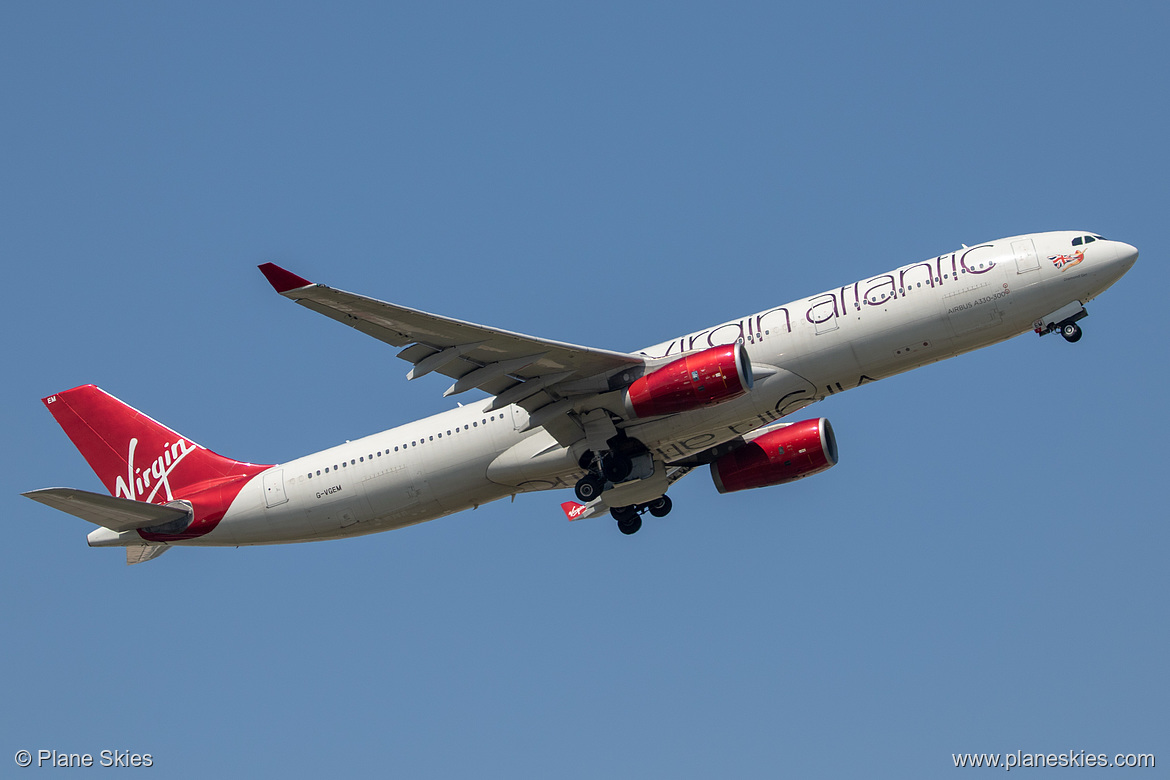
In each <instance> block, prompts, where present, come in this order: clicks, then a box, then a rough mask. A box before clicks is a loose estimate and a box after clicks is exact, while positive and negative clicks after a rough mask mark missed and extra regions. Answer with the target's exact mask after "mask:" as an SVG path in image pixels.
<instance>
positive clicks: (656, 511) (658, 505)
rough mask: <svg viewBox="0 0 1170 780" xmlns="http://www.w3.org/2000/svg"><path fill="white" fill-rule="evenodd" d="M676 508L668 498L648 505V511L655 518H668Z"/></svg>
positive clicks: (663, 497)
mask: <svg viewBox="0 0 1170 780" xmlns="http://www.w3.org/2000/svg"><path fill="white" fill-rule="evenodd" d="M673 507H674V503H673V502H672V501H671V500H670V498H669V497H668V496H662V497H661V498H656V499H654V500H653V501H651V502H650V503H649V504H647V505H646V509H648V510H649V511H650V514H652V515H654V516H655V517H666V516H667V515H669V514H670V510H671V509H672V508H673Z"/></svg>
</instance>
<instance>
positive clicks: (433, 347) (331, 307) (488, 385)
mask: <svg viewBox="0 0 1170 780" xmlns="http://www.w3.org/2000/svg"><path fill="white" fill-rule="evenodd" d="M260 270H261V272H263V274H264V276H265V277H266V278H267V279H268V281H269V283H270V284H271V285H272V286H273V288H275V289H276V291H277V292H278V293H280V294H281V295H283V296H285V297H286V298H290V299H292V300H294V301H296V302H297V303H299V304H300V305H302V306H304V307H305V308H308V309H312V310H313V311H315V312H318V313H320V314H324V315H325V316H326V317H329V318H331V319H334V320H337V321H338V322H341V323H344V324H346V325H349V326H350V327H351V328H355V329H356V330H359V331H361V332H362V333H365V334H366V335H368V336H373V337H374V338H376V339H378V340H379V341H384V342H386V343H387V344H391V345H393V346H395V347H402V348H403V349H402V350H401V351H400V352H399V353H398V357H400V358H402V359H403V360H405V361H407V362H408V363H411V364H412V365H413V366H414V367H413V368H412V369H411V370H410V371H409V372H408V373H407V375H406V377H407V379H417V378H418V377H420V376H424V375H426V374H429V373H431V372H432V371H434V372H437V373H440V374H444V375H445V376H449V377H451V378H452V379H454V380H455V382H454V384H452V385H451V386H450V387H449V388H447V391H446V392H445V393H444V395H455V394H457V393H462V392H464V391H466V390H470V389H471V388H473V387H475V388H479V389H480V390H483V391H484V392H486V393H488V394H489V395H492V396H495V398H493V399H492V401H491V402H489V403H488V404H487V405H486V406H485V407H484V411H485V412H487V411H492V410H494V409H500V408H502V407H505V406H507V405H508V404H513V403H515V404H519V405H520V406H522V407H524V408H525V409H526V410H528V412H529V413H530V414H532V415H533V417H532V420H531V421H530V427H535V426H536V425H544V426H545V427H546V428H547V429H549V431H550V432H551V433H553V435H554V436H556V437H557V438H558V439H562V438H563V436H564V435H565V434H566V432H565V431H561V434H562V435H558V431H557V430H556V428H557V426H556V425H550V424H549V423H555V422H556V421H557V420H558V418H562V417H563V415H564V413H566V412H568V411H569V408H568V407H569V405H570V404H569V402H568V401H567V399H568V397H569V396H570V395H585V394H591V393H595V392H605V391H607V390H609V389H611V385H610V381H609V380H610V377H613V376H614V375H617V374H621V373H623V372H624V373H626V375H627V377H628V379H627V378H626V377H622V378H621V380H622V381H620V384H622V385H624V384H629V381H630V380H632V379H633V378H635V377H636V376H637V375H639V374H640V373H641V371H642V368H643V366H644V361H643V359H642V358H641V357H638V356H637V355H630V354H626V353H624V352H611V351H609V350H603V349H594V348H592V347H582V346H578V345H576V344H566V343H564V342H560V341H551V340H549V339H542V338H537V337H535V336H526V335H524V334H521V333H512V332H511V331H506V330H500V329H499V328H489V327H486V326H484V325H476V324H474V323H471V322H464V321H462V320H456V319H451V318H450V317H441V316H439V315H437V314H429V313H427V312H424V311H419V310H418V309H411V308H408V307H406V306H399V305H397V304H393V303H386V302H384V301H379V300H376V299H374V298H367V297H365V296H363V295H356V294H354V293H349V292H344V291H343V290H337V289H334V288H332V287H328V286H326V285H323V284H314V283H312V282H309V281H308V280H306V279H303V278H302V277H300V276H297V275H296V274H294V273H292V272H290V271H286V270H285V269H283V268H281V267H280V266H278V265H275V264H273V263H265V264H263V265H261V266H260ZM538 412H539V413H538ZM573 426H574V427H576V424H575V423H574V424H573ZM577 431H578V432H579V428H578V429H577ZM570 438H574V437H572V436H570Z"/></svg>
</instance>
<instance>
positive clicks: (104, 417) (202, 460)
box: [42, 385, 268, 504]
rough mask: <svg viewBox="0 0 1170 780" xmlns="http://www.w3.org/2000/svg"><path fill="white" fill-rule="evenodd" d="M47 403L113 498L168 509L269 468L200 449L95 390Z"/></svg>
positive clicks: (69, 393) (53, 397)
mask: <svg viewBox="0 0 1170 780" xmlns="http://www.w3.org/2000/svg"><path fill="white" fill-rule="evenodd" d="M42 401H43V403H44V404H45V406H46V407H47V408H48V410H49V412H50V413H51V414H52V415H53V417H54V418H55V419H56V420H57V423H58V424H59V425H60V426H61V428H62V429H64V431H65V435H67V436H68V437H69V439H70V441H72V442H73V445H74V446H75V447H77V449H78V450H80V451H81V455H82V457H84V458H85V461H86V463H88V464H89V466H90V468H92V469H93V470H94V472H96V473H97V475H98V478H99V479H100V480H101V481H102V484H103V485H105V486H106V490H108V491H109V492H110V494H111V495H113V496H117V497H120V498H129V499H132V500H135V501H146V502H148V503H152V504H164V503H167V502H168V501H173V500H175V499H179V498H184V497H186V496H190V495H193V494H195V493H198V492H200V491H203V490H206V489H207V488H210V487H215V486H217V485H219V484H221V483H223V482H224V481H226V480H234V479H238V478H239V477H241V476H251V475H254V474H258V473H260V472H261V471H263V470H264V469H266V468H268V467H267V466H257V465H253V464H251V463H242V462H240V461H237V460H232V459H231V458H225V457H223V456H222V455H217V454H215V453H214V452H212V451H211V450H209V449H207V448H205V447H200V446H199V445H198V444H196V443H195V442H193V441H191V440H190V439H188V438H187V437H185V436H183V435H181V434H179V433H176V432H175V431H172V430H171V429H170V428H168V427H166V426H165V425H163V424H162V423H159V422H156V421H155V420H152V419H151V418H150V417H147V416H146V415H145V414H143V413H142V412H140V411H138V410H137V409H134V408H132V407H130V406H127V405H126V404H124V403H122V402H121V401H119V400H118V399H117V398H114V396H112V395H110V394H109V393H107V392H105V391H104V390H101V389H100V388H98V387H95V386H94V385H82V386H81V387H75V388H73V389H72V390H66V391H64V392H62V393H57V394H56V395H51V396H49V397H48V398H44V399H42Z"/></svg>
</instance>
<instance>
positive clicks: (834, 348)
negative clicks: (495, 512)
mask: <svg viewBox="0 0 1170 780" xmlns="http://www.w3.org/2000/svg"><path fill="white" fill-rule="evenodd" d="M1083 235H1086V234H1085V233H1078V232H1071V231H1070V232H1058V233H1037V234H1031V235H1027V236H1017V237H1013V238H1007V239H1002V240H999V241H995V242H991V243H987V244H980V245H978V246H974V247H971V248H964V249H961V250H958V251H956V252H953V253H948V254H945V255H940V256H938V257H935V258H931V259H929V260H926V261H923V262H921V263H915V264H912V265H907V266H903V267H902V268H899V269H897V270H895V271H891V272H889V273H887V274H881V275H878V276H875V277H871V278H869V279H865V280H862V281H859V282H856V283H853V284H849V285H845V286H843V287H840V288H835V289H833V290H829V291H827V292H824V293H821V294H819V295H814V296H811V297H809V298H804V299H801V300H798V301H794V302H792V303H788V304H785V305H784V306H779V307H776V308H773V309H769V310H767V311H764V312H760V313H758V314H754V315H751V316H750V317H745V318H743V319H740V320H736V321H732V322H727V323H723V324H721V325H717V326H715V327H712V328H708V329H706V330H702V331H698V332H696V333H692V334H689V335H687V336H684V337H681V338H677V339H673V340H672V341H669V342H665V343H663V344H658V345H655V346H653V347H650V348H648V349H646V350H643V353H642V354H644V355H646V356H647V357H648V358H662V357H667V358H669V357H671V356H675V355H680V354H682V353H684V352H689V351H693V350H698V349H705V348H707V347H711V346H716V345H720V344H728V343H732V342H734V341H736V340H739V339H742V340H743V342H744V344H745V346H746V348H747V352H748V355H749V356H750V358H751V362H752V365H753V366H755V367H757V368H762V369H764V370H762V371H760V375H761V378H759V379H757V381H756V383H755V387H754V388H753V389H752V390H751V391H750V392H748V393H747V394H745V395H743V396H741V397H739V398H737V399H734V400H731V401H728V402H725V403H722V404H718V405H715V406H710V407H707V408H704V409H701V410H697V411H692V412H686V413H683V414H676V415H671V416H666V417H660V418H656V419H650V420H646V421H641V420H634V421H632V422H631V423H628V424H626V425H625V432H626V433H627V434H628V435H629V436H631V437H633V438H636V439H638V440H639V441H641V442H642V443H644V444H645V445H646V446H647V447H648V448H649V449H650V450H651V451H652V452H653V453H654V454H655V457H656V458H658V459H661V460H665V461H668V462H669V461H673V460H678V459H680V458H683V457H686V456H688V455H692V454H696V453H698V452H701V451H703V450H706V449H708V448H710V447H712V446H715V445H716V444H720V443H722V442H725V441H728V440H731V439H733V438H735V437H736V436H739V435H742V434H744V433H746V432H748V431H750V430H753V429H755V428H758V427H760V426H762V425H766V424H768V423H771V422H774V421H776V420H778V419H780V418H781V417H784V416H786V415H789V414H792V413H793V412H795V411H797V410H799V409H802V408H804V407H805V406H808V405H809V404H811V403H814V402H815V401H818V400H820V399H822V398H825V397H827V396H829V395H834V394H836V393H838V392H842V391H844V390H848V389H851V388H854V387H857V386H859V385H861V384H864V383H866V382H869V381H874V380H878V379H882V378H884V377H888V376H891V375H893V374H897V373H900V372H903V371H907V370H909V369H912V368H916V367H918V366H922V365H925V364H927V363H933V362H935V361H938V360H942V359H944V358H948V357H952V356H954V355H958V354H961V353H963V352H968V351H970V350H973V349H978V348H979V347H984V346H987V345H989V344H994V343H996V342H999V341H1003V340H1005V339H1008V338H1011V337H1013V336H1016V335H1019V334H1021V333H1024V332H1026V331H1029V330H1032V329H1033V327H1034V325H1035V323H1036V321H1037V320H1039V319H1040V318H1043V317H1046V316H1047V315H1049V314H1051V313H1053V312H1055V311H1057V310H1059V309H1061V308H1062V307H1064V306H1066V305H1068V304H1070V303H1072V302H1074V301H1080V302H1081V303H1084V302H1087V301H1088V300H1090V299H1092V298H1094V297H1096V296H1097V295H1099V294H1100V293H1101V292H1103V291H1104V290H1105V289H1106V288H1108V287H1109V286H1110V285H1111V284H1113V283H1114V282H1115V281H1117V279H1119V278H1120V277H1121V276H1122V275H1123V274H1124V273H1125V272H1126V271H1127V270H1128V269H1129V267H1130V266H1131V265H1132V264H1133V262H1134V259H1135V258H1136V250H1134V249H1133V247H1131V246H1129V245H1127V244H1123V243H1120V242H1113V241H1097V242H1095V243H1094V244H1093V245H1092V246H1088V247H1082V249H1084V253H1083V255H1075V252H1074V249H1075V248H1074V247H1073V246H1071V245H1070V242H1071V240H1072V239H1073V238H1074V237H1077V236H1083ZM1061 257H1067V258H1069V259H1068V260H1067V261H1064V262H1060V261H1056V260H1054V259H1053V258H1061ZM1076 257H1080V259H1075V258H1076ZM1058 266H1060V267H1058ZM765 374H766V376H765ZM481 406H482V405H480V404H474V405H471V406H464V407H460V408H457V409H452V410H450V411H448V412H443V413H442V414H437V415H434V416H432V417H428V418H425V419H423V420H419V421H417V422H412V423H409V424H407V425H403V426H400V427H397V428H392V429H390V430H388V431H384V432H382V433H378V434H375V435H373V436H368V437H366V438H364V439H359V440H357V441H352V442H346V443H345V444H342V445H340V446H337V447H333V448H332V449H328V450H324V451H322V452H318V453H314V454H312V455H308V456H305V457H303V458H298V459H296V460H293V461H289V462H288V463H283V464H281V465H278V466H274V467H272V468H271V469H269V470H268V471H266V472H265V473H263V474H261V475H259V476H257V477H256V478H254V479H252V480H251V482H250V483H249V484H248V485H246V486H245V487H244V489H243V490H241V491H240V493H239V495H238V496H237V497H236V499H235V500H234V502H233V503H232V504H231V507H230V509H229V511H228V513H227V514H226V516H225V517H224V519H223V520H222V521H221V522H220V523H219V525H218V526H217V527H216V528H215V529H214V530H213V531H211V532H210V533H208V534H207V535H205V536H203V537H200V538H197V539H192V540H189V541H183V542H177V544H188V545H244V544H275V543H283V542H299V541H311V540H317V539H330V538H340V537H346V536H357V535H361V534H369V533H375V532H378V531H385V530H389V529H393V528H401V527H403V526H407V525H412V524H415V523H420V522H423V521H426V520H432V519H434V518H437V517H442V516H443V515H447V514H451V513H453V512H459V511H462V510H465V509H470V508H473V507H477V506H479V505H481V504H485V503H488V502H490V501H495V500H496V499H499V498H503V497H506V496H509V495H514V494H516V493H520V492H528V491H534V490H547V489H554V488H569V487H572V485H573V484H574V482H575V480H576V478H577V477H579V476H580V474H581V470H580V468H579V467H578V466H577V457H578V456H579V454H580V450H579V449H578V448H576V447H574V448H565V447H561V446H560V445H558V444H557V443H556V441H555V440H554V439H553V438H552V436H551V435H549V434H548V433H547V432H545V431H544V430H543V429H541V428H536V429H534V430H531V431H527V432H524V431H522V430H521V429H522V428H523V426H524V423H525V422H526V421H527V419H528V413H527V412H526V411H525V410H524V409H522V408H520V407H518V406H508V407H505V408H503V409H500V410H497V411H493V412H487V413H485V412H483V411H481Z"/></svg>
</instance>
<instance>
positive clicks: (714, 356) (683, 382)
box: [624, 342, 752, 417]
mask: <svg viewBox="0 0 1170 780" xmlns="http://www.w3.org/2000/svg"><path fill="white" fill-rule="evenodd" d="M751 388H752V367H751V363H750V361H749V360H748V356H747V350H745V349H744V347H743V344H741V343H739V342H736V343H735V344H725V345H723V346H720V347H711V348H710V349H705V350H703V351H702V352H696V353H694V354H692V355H687V356H685V357H681V358H679V359H678V360H675V361H673V362H670V363H667V364H666V365H665V366H663V367H662V368H659V369H657V370H655V371H652V372H650V373H649V374H646V375H645V376H643V377H639V378H638V379H637V380H636V381H635V382H634V383H633V384H632V385H630V387H629V389H627V390H626V394H625V399H624V400H625V407H626V410H627V411H628V412H629V413H630V414H631V415H632V416H634V417H654V416H656V415H660V414H674V413H676V412H687V411H690V410H692V409H698V408H700V407H702V406H709V405H711V404H718V403H723V402H724V401H730V400H731V399H732V398H738V397H739V396H741V395H743V394H744V393H746V392H747V391H748V390H750V389H751Z"/></svg>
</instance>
